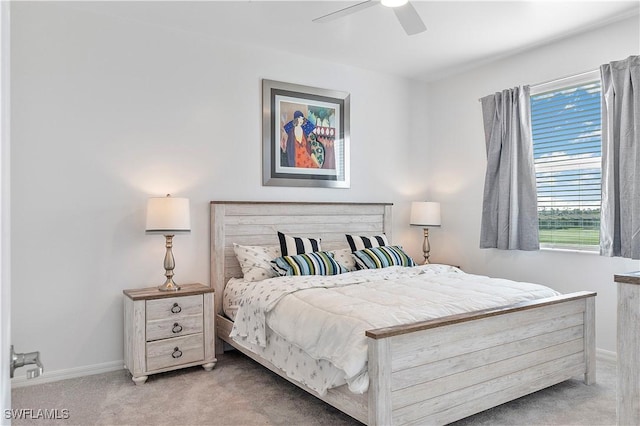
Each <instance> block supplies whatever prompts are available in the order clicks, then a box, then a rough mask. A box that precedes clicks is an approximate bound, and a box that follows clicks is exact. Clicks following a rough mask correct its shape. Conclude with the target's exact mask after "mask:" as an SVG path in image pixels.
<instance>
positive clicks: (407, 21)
mask: <svg viewBox="0 0 640 426" xmlns="http://www.w3.org/2000/svg"><path fill="white" fill-rule="evenodd" d="M378 3H382V5H383V6H387V7H390V8H393V11H394V12H395V14H396V17H397V18H398V21H400V25H402V28H404V31H405V32H406V33H407V34H408V35H414V34H418V33H421V32H423V31H425V30H426V29H427V27H426V26H425V25H424V22H422V19H421V18H420V15H418V12H417V11H416V9H415V8H414V7H413V5H412V4H411V3H410V2H409V1H408V0H380V1H378V0H366V1H363V2H360V3H356V4H354V5H352V6H349V7H345V8H344V9H340V10H337V11H335V12H331V13H329V14H327V15H324V16H320V17H319V18H315V19H313V22H330V21H333V20H336V19H339V18H342V17H343V16H347V15H351V14H352V13H356V12H359V11H361V10H364V9H366V8H368V7H371V6H376V5H377V4H378Z"/></svg>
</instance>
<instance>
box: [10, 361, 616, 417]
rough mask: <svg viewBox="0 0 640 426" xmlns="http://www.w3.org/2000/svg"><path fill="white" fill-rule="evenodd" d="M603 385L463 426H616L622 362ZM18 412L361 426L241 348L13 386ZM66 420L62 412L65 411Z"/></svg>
mask: <svg viewBox="0 0 640 426" xmlns="http://www.w3.org/2000/svg"><path fill="white" fill-rule="evenodd" d="M597 382H598V383H597V384H595V385H593V386H586V385H585V384H584V383H582V382H581V381H580V380H579V379H578V378H576V379H574V380H569V381H566V382H564V383H560V384H558V385H556V386H552V387H550V388H547V389H544V390H542V391H539V392H536V393H534V394H531V395H528V396H526V397H523V398H520V399H517V400H515V401H512V402H509V403H507V404H503V405H500V406H498V407H495V408H493V409H490V410H487V411H484V412H482V413H479V414H476V415H475V416H471V417H468V418H466V419H463V420H461V421H459V422H456V423H455V425H457V426H462V425H465V426H466V425H615V423H616V394H615V389H616V367H615V364H613V363H609V362H605V361H600V360H598V363H597ZM12 408H13V410H19V409H31V410H33V413H34V416H35V414H36V412H37V410H38V409H40V410H44V409H47V410H58V413H64V412H63V411H62V410H67V411H66V413H68V419H60V420H43V419H37V418H31V419H29V418H23V419H14V420H13V421H12V424H13V425H28V424H37V425H47V424H53V425H55V424H60V425H359V424H360V423H359V422H357V421H356V420H354V419H352V418H351V417H349V416H347V415H345V414H343V413H341V412H339V411H338V410H336V409H334V408H333V407H331V406H329V405H327V404H325V403H323V402H322V401H320V400H319V399H317V398H315V397H313V396H311V395H309V394H307V393H306V392H304V391H302V390H300V389H299V388H298V387H296V386H294V385H293V384H291V383H289V382H288V381H286V380H284V379H282V378H280V377H278V376H277V375H276V374H273V373H271V372H270V371H268V370H267V369H265V368H263V367H261V366H260V365H258V364H257V363H255V362H254V361H252V360H250V359H249V358H246V357H245V356H244V355H242V354H240V353H238V352H228V353H225V354H224V355H222V356H220V357H219V358H218V364H217V366H216V367H215V369H214V370H213V371H212V372H206V371H204V370H203V369H202V368H201V367H193V368H188V369H183V370H178V371H172V372H168V373H162V374H156V375H152V376H149V380H148V381H147V383H145V384H144V385H141V386H135V385H134V384H133V382H132V381H131V378H130V375H129V373H128V372H127V371H125V370H121V371H115V372H110V373H104V374H97V375H93V376H86V377H80V378H76V379H68V380H62V381H58V382H53V383H43V384H38V385H33V386H28V387H22V388H16V389H13V390H12ZM60 417H62V416H60Z"/></svg>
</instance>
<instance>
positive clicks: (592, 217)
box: [531, 71, 602, 250]
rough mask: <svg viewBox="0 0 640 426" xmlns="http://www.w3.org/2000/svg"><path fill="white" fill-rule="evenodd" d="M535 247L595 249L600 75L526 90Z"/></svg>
mask: <svg viewBox="0 0 640 426" xmlns="http://www.w3.org/2000/svg"><path fill="white" fill-rule="evenodd" d="M531 125H532V133H533V157H534V164H535V171H536V185H537V191H538V219H539V225H538V226H539V231H540V245H541V247H547V248H566V249H578V250H597V248H598V245H599V242H600V189H601V185H600V179H601V157H602V143H601V114H600V74H599V71H594V72H590V73H586V74H581V75H579V76H576V77H571V78H568V79H562V80H559V81H556V82H552V83H547V84H543V85H538V86H534V87H532V88H531Z"/></svg>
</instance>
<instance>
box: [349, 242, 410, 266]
mask: <svg viewBox="0 0 640 426" xmlns="http://www.w3.org/2000/svg"><path fill="white" fill-rule="evenodd" d="M353 255H354V256H355V258H356V262H357V263H358V265H360V267H361V268H363V269H379V268H386V267H389V266H416V263H415V262H414V261H413V259H412V258H411V257H410V256H409V255H408V254H407V253H405V252H404V250H402V247H400V246H383V247H372V248H366V249H364V250H358V251H355V252H353Z"/></svg>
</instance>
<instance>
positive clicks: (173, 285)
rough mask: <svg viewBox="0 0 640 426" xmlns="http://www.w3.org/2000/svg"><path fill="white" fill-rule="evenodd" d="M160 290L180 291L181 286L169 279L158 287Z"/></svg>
mask: <svg viewBox="0 0 640 426" xmlns="http://www.w3.org/2000/svg"><path fill="white" fill-rule="evenodd" d="M158 290H160V291H178V290H180V286H179V285H178V284H176V283H174V282H173V280H172V279H171V278H168V279H167V281H165V282H164V284H162V285H159V286H158Z"/></svg>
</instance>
